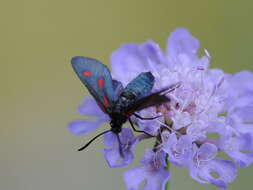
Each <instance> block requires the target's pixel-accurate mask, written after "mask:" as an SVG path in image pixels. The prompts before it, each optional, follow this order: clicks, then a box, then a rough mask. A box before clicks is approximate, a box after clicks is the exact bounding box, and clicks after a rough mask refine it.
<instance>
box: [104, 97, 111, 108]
mask: <svg viewBox="0 0 253 190" xmlns="http://www.w3.org/2000/svg"><path fill="white" fill-rule="evenodd" d="M103 99H104V103H105V107H109V106H110V104H109V101H108V99H107V97H106V96H103Z"/></svg>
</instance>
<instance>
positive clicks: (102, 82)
mask: <svg viewBox="0 0 253 190" xmlns="http://www.w3.org/2000/svg"><path fill="white" fill-rule="evenodd" d="M104 81H105V79H104V78H100V79H98V87H99V88H103V87H104Z"/></svg>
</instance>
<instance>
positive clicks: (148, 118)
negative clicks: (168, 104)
mask: <svg viewBox="0 0 253 190" xmlns="http://www.w3.org/2000/svg"><path fill="white" fill-rule="evenodd" d="M133 115H134V116H135V117H137V118H139V119H142V120H153V119H156V118H159V117H161V115H159V116H156V117H141V116H140V115H138V114H136V113H133Z"/></svg>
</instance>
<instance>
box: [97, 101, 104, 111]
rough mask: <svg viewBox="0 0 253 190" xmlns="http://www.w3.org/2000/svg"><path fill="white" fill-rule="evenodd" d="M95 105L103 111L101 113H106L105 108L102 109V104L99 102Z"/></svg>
mask: <svg viewBox="0 0 253 190" xmlns="http://www.w3.org/2000/svg"><path fill="white" fill-rule="evenodd" d="M97 103H98V106H99V107H100V108H101V110H102V111H103V112H106V111H105V107H104V105H103V104H101V103H100V102H98V101H97Z"/></svg>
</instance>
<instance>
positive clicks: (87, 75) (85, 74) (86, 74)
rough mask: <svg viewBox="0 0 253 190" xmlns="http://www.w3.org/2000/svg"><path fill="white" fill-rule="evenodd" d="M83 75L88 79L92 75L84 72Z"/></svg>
mask: <svg viewBox="0 0 253 190" xmlns="http://www.w3.org/2000/svg"><path fill="white" fill-rule="evenodd" d="M83 75H84V76H86V77H90V76H91V75H92V73H91V72H90V71H84V72H83Z"/></svg>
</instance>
